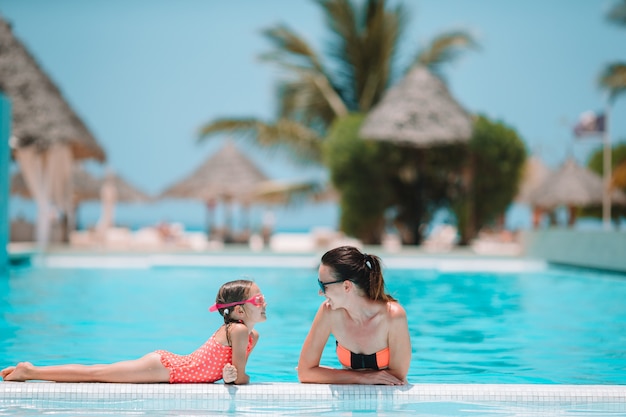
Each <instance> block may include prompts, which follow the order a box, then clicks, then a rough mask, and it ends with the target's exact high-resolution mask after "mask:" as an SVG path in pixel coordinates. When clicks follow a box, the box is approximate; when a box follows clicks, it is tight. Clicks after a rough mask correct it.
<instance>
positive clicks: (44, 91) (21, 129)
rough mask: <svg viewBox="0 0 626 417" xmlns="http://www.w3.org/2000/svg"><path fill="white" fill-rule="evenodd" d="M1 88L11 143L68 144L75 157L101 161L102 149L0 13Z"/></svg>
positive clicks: (30, 144)
mask: <svg viewBox="0 0 626 417" xmlns="http://www.w3.org/2000/svg"><path fill="white" fill-rule="evenodd" d="M0 90H2V91H3V92H4V93H5V94H6V95H7V96H8V97H9V98H10V99H11V103H12V113H13V121H12V136H13V137H14V138H16V139H15V140H16V143H14V144H13V145H14V146H15V147H17V148H21V147H24V146H36V147H37V148H38V149H40V150H46V149H48V148H49V147H50V146H51V145H53V144H59V143H63V144H66V145H68V146H70V148H71V150H72V155H73V157H74V159H86V158H92V159H96V160H98V161H101V162H102V161H104V160H105V158H106V155H105V152H104V150H103V149H102V148H101V147H100V145H99V144H98V143H97V141H96V139H95V138H94V136H93V135H92V134H91V132H90V131H89V129H88V128H87V127H86V126H85V124H84V123H83V122H82V120H81V119H80V118H79V117H78V116H77V115H76V113H75V112H74V111H73V110H72V108H71V107H70V105H69V104H68V103H67V101H66V100H65V99H64V98H63V95H62V94H61V92H60V91H59V89H58V88H57V87H56V85H55V84H54V83H53V82H52V80H51V79H50V78H49V77H48V76H47V75H46V74H45V73H44V71H43V70H42V69H41V67H40V66H39V65H38V63H37V62H36V60H35V59H34V57H33V56H32V55H31V54H30V53H29V52H28V50H27V49H26V48H25V47H24V45H23V44H22V43H21V42H20V41H19V39H17V38H16V37H15V36H14V35H13V33H12V31H11V27H10V25H9V24H8V23H7V22H6V21H4V19H2V17H0Z"/></svg>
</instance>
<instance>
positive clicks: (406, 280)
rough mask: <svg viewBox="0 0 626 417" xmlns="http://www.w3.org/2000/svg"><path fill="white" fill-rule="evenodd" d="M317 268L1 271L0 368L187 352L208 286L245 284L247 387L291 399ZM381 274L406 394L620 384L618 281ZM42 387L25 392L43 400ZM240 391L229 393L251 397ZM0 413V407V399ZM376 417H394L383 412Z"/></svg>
mask: <svg viewBox="0 0 626 417" xmlns="http://www.w3.org/2000/svg"><path fill="white" fill-rule="evenodd" d="M317 260H318V258H317V257H315V256H282V257H267V256H266V257H256V256H248V257H241V256H239V257H232V258H230V257H224V256H222V257H218V256H213V257H200V256H197V257H191V256H170V257H168V256H120V257H76V256H65V257H64V256H51V257H48V258H46V259H44V260H43V262H44V263H43V264H42V266H40V267H32V268H24V269H15V270H13V271H11V272H10V274H9V276H8V277H5V278H3V279H2V280H1V282H0V294H1V295H0V303H1V304H0V312H1V313H2V315H1V316H0V333H1V334H2V335H3V337H2V340H1V341H0V366H2V367H4V366H8V365H11V364H14V363H15V362H17V361H20V360H30V361H33V362H35V363H37V364H42V365H44V364H54V363H65V362H68V361H72V362H76V363H96V362H111V361H117V360H124V359H130V358H135V357H138V356H141V355H143V354H145V353H146V352H149V351H152V350H155V349H168V350H171V351H174V352H177V353H188V352H190V351H192V350H194V349H195V348H196V347H197V346H199V345H200V344H202V343H203V342H204V341H205V340H206V339H207V338H208V337H209V336H210V335H211V334H212V332H213V331H214V330H215V329H216V328H217V327H218V326H219V324H220V322H221V320H220V319H221V317H220V316H218V315H217V314H210V313H209V312H208V311H207V308H208V306H209V305H211V304H212V302H213V301H214V297H215V293H216V291H217V289H218V288H219V286H220V285H221V284H222V283H223V282H225V281H228V280H232V279H236V278H240V277H248V278H252V279H254V280H255V281H256V282H257V283H258V284H259V286H260V287H261V290H262V291H263V293H264V294H265V296H266V299H267V302H268V308H267V314H268V321H267V322H266V323H261V324H259V325H258V327H257V329H258V330H259V332H260V334H261V339H260V341H259V344H258V346H257V348H256V349H255V352H254V353H253V355H252V356H251V359H250V362H249V365H248V369H247V371H248V372H249V374H250V376H251V379H252V382H253V383H254V384H257V385H255V386H256V387H257V388H259V387H261V386H264V385H263V384H269V386H277V385H275V384H273V383H280V384H283V385H280V386H282V387H289V390H291V389H293V390H296V391H299V390H301V387H303V386H302V385H299V384H296V382H297V375H296V371H295V366H296V364H297V360H298V354H299V351H300V347H301V344H302V341H303V340H304V337H305V336H306V332H307V330H308V326H309V325H310V323H311V321H312V319H313V316H314V314H315V312H316V309H317V307H318V306H319V303H320V302H321V301H322V298H321V297H319V296H318V295H317V284H316V265H317ZM383 262H384V264H385V265H386V267H387V268H386V272H385V277H386V281H387V284H388V288H389V291H390V292H391V293H392V294H393V295H394V296H396V298H398V300H399V301H400V302H401V303H402V304H403V305H404V306H405V308H406V309H407V314H408V316H409V327H410V333H411V339H412V345H413V360H412V363H411V369H410V371H409V377H408V379H409V381H410V382H411V384H415V385H413V386H412V387H409V388H408V392H409V394H410V393H411V392H413V391H412V390H413V389H414V387H415V386H418V385H419V384H426V385H428V384H455V385H454V387H460V386H463V385H464V384H530V385H529V386H530V387H535V388H534V389H535V390H537V389H538V388H537V387H540V385H538V384H541V386H544V387H545V386H547V385H546V384H549V385H555V386H556V387H560V386H565V385H566V384H571V385H576V386H583V385H599V386H609V385H624V384H626V352H625V351H626V350H625V349H624V346H626V306H625V304H626V303H624V302H623V300H624V299H626V280H625V279H624V276H620V275H616V274H609V273H601V272H590V271H583V270H578V269H565V268H553V267H547V266H545V265H544V264H543V263H540V262H526V261H517V260H509V261H494V260H492V261H484V260H479V261H476V260H467V259H461V260H454V259H426V260H424V259H421V260H418V259H413V258H402V257H383ZM468 271H470V272H468ZM490 271H496V272H490ZM333 344H334V341H333V340H331V341H329V344H328V346H327V349H326V351H325V353H324V355H323V358H322V363H323V364H325V365H328V366H335V367H336V366H338V362H337V360H336V357H335V355H334V352H333ZM5 385H12V386H15V385H21V386H32V384H2V387H1V388H2V389H8V388H6V387H5ZM43 385H45V386H46V387H48V386H50V385H56V386H61V385H66V384H43ZM43 385H42V384H39V385H37V387H38V388H37V389H38V390H42V389H45V390H50V388H43ZM69 385H72V384H69ZM79 385H80V384H79ZM100 385H102V384H96V386H100ZM104 385H106V384H104ZM435 386H438V387H441V386H443V385H435ZM445 386H447V385H445ZM517 386H521V385H517ZM251 387H252V388H250V387H246V388H243V389H244V390H245V389H256V388H254V387H253V386H251ZM304 387H307V388H306V389H307V390H309V391H310V390H311V386H304ZM12 389H14V390H15V389H18V388H12ZM20 389H24V388H20ZM90 389H93V388H90ZM106 389H108V390H110V389H112V388H110V387H109V388H106ZM133 389H139V388H136V387H135V388H133ZM142 389H143V388H142ZM208 389H222V390H224V389H229V388H228V387H224V386H222V387H217V388H215V387H214V388H208ZM316 389H319V388H316ZM377 389H380V388H377ZM542 391H545V388H543V389H542ZM242 392H243V391H242ZM377 392H378V391H377ZM413 393H414V394H416V392H413ZM407 395H408V394H407ZM291 397H293V396H291ZM0 398H2V397H0ZM411 398H412V397H411ZM443 398H447V397H443ZM451 398H452V397H451ZM458 398H461V399H463V398H464V399H465V400H466V401H467V398H466V397H463V396H460V397H459V396H458V395H457V397H455V399H458ZM596 398H600V399H601V398H603V397H602V396H596ZM612 398H613V397H612ZM383 402H384V401H381V403H383ZM417 403H423V401H422V402H420V401H417V402H416V403H415V404H417ZM452 403H454V402H452ZM526 403H528V402H526ZM553 403H554V402H553ZM598 403H601V404H603V402H602V401H599V402H598ZM611 403H613V402H611ZM617 403H619V401H618V402H617ZM12 404H13V406H19V404H20V403H19V401H18V402H17V403H12ZM16 404H17V405H16ZM442 404H443V403H442ZM454 404H456V403H454ZM0 405H2V406H5V405H6V404H2V402H1V400H0ZM442 407H444V406H443V405H442ZM377 410H378V409H377ZM256 411H259V410H258V409H256ZM274 411H276V410H274ZM326 411H328V410H326ZM378 411H380V410H378ZM390 411H394V415H397V412H398V410H394V409H393V407H392V408H391V410H390ZM412 411H413V412H416V410H415V409H412ZM474 411H475V412H476V411H477V410H474ZM491 411H492V412H494V410H491ZM622 411H624V410H622ZM578 413H580V410H578ZM275 414H276V412H275ZM439 415H441V414H439ZM444 415H445V414H444ZM449 415H456V414H449ZM471 415H476V414H475V413H473V414H471ZM496 415H497V414H496ZM503 415H508V414H503ZM577 415H580V414H577ZM596 415H597V414H596Z"/></svg>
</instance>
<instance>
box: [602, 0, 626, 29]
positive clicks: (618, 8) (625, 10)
mask: <svg viewBox="0 0 626 417" xmlns="http://www.w3.org/2000/svg"><path fill="white" fill-rule="evenodd" d="M606 18H607V19H608V20H609V22H612V23H615V24H618V25H620V26H626V0H621V1H620V2H618V3H616V4H615V5H614V6H613V7H612V8H611V9H610V10H609V12H608V13H607V15H606Z"/></svg>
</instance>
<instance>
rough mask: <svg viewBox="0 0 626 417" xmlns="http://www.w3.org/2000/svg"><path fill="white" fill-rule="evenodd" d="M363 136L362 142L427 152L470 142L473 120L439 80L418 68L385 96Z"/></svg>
mask: <svg viewBox="0 0 626 417" xmlns="http://www.w3.org/2000/svg"><path fill="white" fill-rule="evenodd" d="M360 134H361V137H362V138H363V139H373V140H383V141H390V142H394V143H398V144H402V145H408V146H412V147H418V148H425V147H430V146H435V145H444V144H452V143H458V142H467V141H469V139H470V137H471V135H472V118H471V116H470V115H469V114H468V113H467V112H466V111H465V110H464V109H463V108H462V107H461V105H460V104H459V103H457V101H456V100H455V99H454V98H453V97H452V95H450V92H449V91H448V89H447V87H446V86H445V84H444V83H443V82H442V81H441V80H440V79H439V78H438V77H436V76H435V75H433V74H432V73H431V72H430V71H429V70H428V69H426V68H425V67H422V66H417V67H415V68H413V69H411V70H410V71H409V73H408V74H407V75H406V76H405V77H404V78H403V79H402V80H401V81H400V82H399V83H398V84H396V85H395V86H393V87H392V88H390V89H389V90H388V91H387V92H386V93H385V95H384V96H383V98H382V100H381V101H380V103H378V105H376V106H375V107H374V108H373V109H372V111H371V112H370V113H369V114H368V116H367V117H366V119H365V122H364V123H363V126H362V127H361V132H360Z"/></svg>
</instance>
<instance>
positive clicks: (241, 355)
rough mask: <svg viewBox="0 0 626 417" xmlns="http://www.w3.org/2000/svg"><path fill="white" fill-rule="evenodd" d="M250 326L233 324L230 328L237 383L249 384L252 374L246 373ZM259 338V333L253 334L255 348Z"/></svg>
mask: <svg viewBox="0 0 626 417" xmlns="http://www.w3.org/2000/svg"><path fill="white" fill-rule="evenodd" d="M248 335H249V332H248V328H247V327H246V326H245V325H244V324H239V323H237V324H233V325H231V328H230V340H231V344H232V348H233V362H232V365H233V366H234V367H235V368H236V370H237V379H235V381H234V383H235V384H237V385H241V384H247V383H248V382H250V376H249V375H248V374H246V363H247V362H248V355H247V349H248ZM257 340H258V333H255V334H253V346H252V347H253V348H254V346H255V345H256V341H257Z"/></svg>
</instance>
